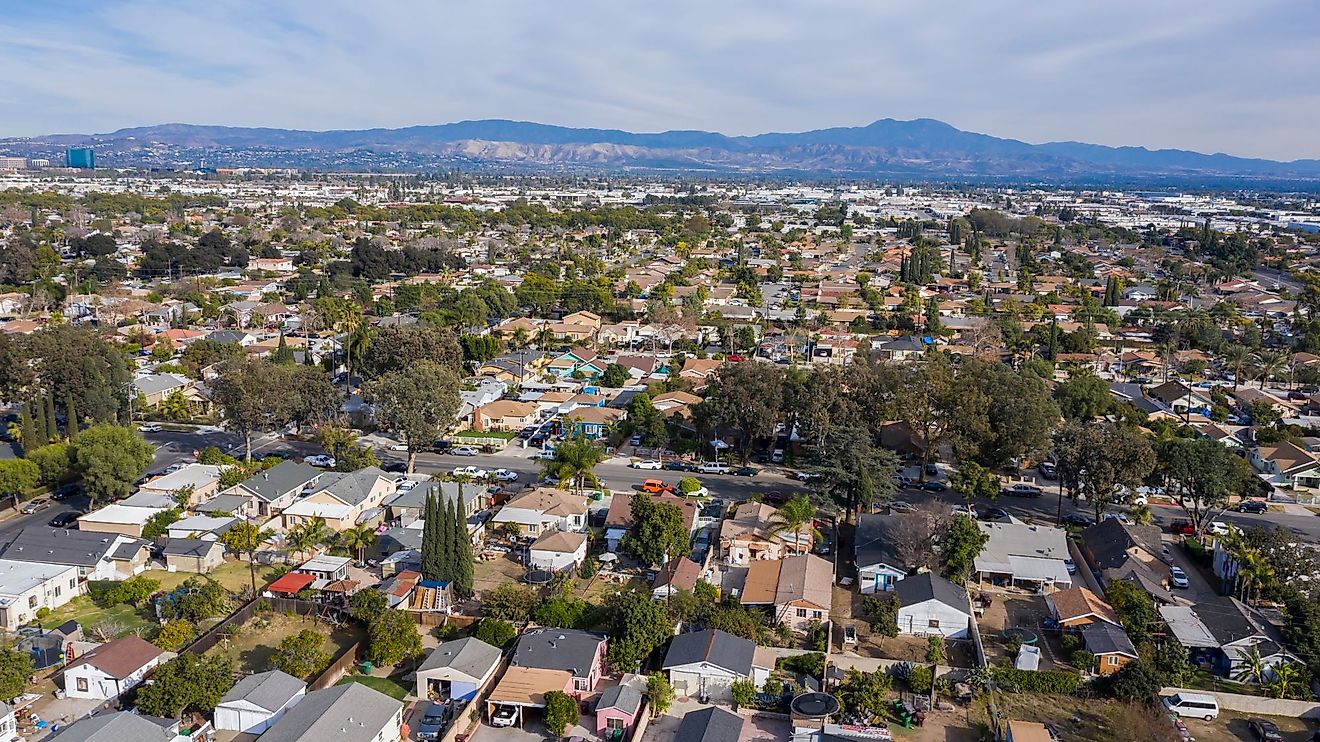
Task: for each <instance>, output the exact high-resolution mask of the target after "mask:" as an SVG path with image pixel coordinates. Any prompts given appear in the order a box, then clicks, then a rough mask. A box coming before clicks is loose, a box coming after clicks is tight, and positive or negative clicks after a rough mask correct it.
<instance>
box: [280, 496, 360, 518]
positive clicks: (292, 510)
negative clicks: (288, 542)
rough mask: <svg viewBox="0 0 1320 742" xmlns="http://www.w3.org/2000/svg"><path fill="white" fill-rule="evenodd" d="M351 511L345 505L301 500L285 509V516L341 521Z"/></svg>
mask: <svg viewBox="0 0 1320 742" xmlns="http://www.w3.org/2000/svg"><path fill="white" fill-rule="evenodd" d="M350 511H352V508H351V507H350V506H348V505H344V504H343V503H336V504H333V505H327V504H324V503H319V502H308V501H307V500H299V501H298V502H295V503H294V504H292V505H290V506H289V507H287V508H285V509H284V513H285V515H301V516H306V517H311V516H320V517H322V518H325V519H326V520H331V519H333V520H340V519H342V518H343V517H345V516H347V515H348V514H349V512H350Z"/></svg>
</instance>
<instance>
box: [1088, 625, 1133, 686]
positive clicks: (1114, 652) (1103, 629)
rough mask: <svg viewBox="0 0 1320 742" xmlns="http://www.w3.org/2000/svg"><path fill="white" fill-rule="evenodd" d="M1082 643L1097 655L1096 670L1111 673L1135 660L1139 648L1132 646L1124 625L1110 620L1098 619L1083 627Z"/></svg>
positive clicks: (1099, 672)
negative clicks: (1118, 624)
mask: <svg viewBox="0 0 1320 742" xmlns="http://www.w3.org/2000/svg"><path fill="white" fill-rule="evenodd" d="M1082 644H1083V645H1084V646H1085V647H1086V649H1087V651H1089V652H1090V653H1091V654H1093V655H1095V666H1096V672H1097V673H1098V674H1100V675H1110V674H1112V673H1116V672H1118V671H1119V670H1121V669H1123V666H1124V665H1126V664H1128V663H1129V662H1135V661H1136V660H1137V659H1138V657H1137V648H1136V647H1134V646H1132V640H1131V639H1129V638H1128V635H1127V632H1126V631H1124V630H1123V627H1121V626H1117V625H1115V624H1112V623H1109V622H1108V621H1096V622H1093V623H1089V624H1086V625H1085V626H1083V627H1082Z"/></svg>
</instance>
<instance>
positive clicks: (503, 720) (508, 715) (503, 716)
mask: <svg viewBox="0 0 1320 742" xmlns="http://www.w3.org/2000/svg"><path fill="white" fill-rule="evenodd" d="M517 716H518V712H517V710H516V709H514V707H513V706H498V707H496V708H495V713H493V714H491V717H490V725H491V726H493V727H495V728H497V729H498V728H500V727H511V726H513V721H514V719H516V718H517Z"/></svg>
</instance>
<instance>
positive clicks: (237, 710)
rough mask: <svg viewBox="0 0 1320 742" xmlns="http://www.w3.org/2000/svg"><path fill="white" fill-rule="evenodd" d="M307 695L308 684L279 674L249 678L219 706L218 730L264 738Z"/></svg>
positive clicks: (271, 671)
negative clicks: (263, 733)
mask: <svg viewBox="0 0 1320 742" xmlns="http://www.w3.org/2000/svg"><path fill="white" fill-rule="evenodd" d="M306 693H307V684H306V683H304V682H303V681H301V680H299V679H298V678H295V677H293V676H292V675H289V674H288V673H285V672H281V671H280V670H270V671H268V672H259V673H257V674H255V675H248V676H247V677H245V678H243V679H241V680H239V681H238V682H237V683H235V684H234V687H233V688H230V689H229V692H228V693H226V694H225V695H224V697H222V698H221V699H220V703H219V704H218V705H216V707H215V728H216V729H217V730H220V731H228V732H247V733H248V734H261V733H262V732H264V731H266V730H267V729H269V728H270V727H271V725H272V724H274V723H275V722H277V721H279V720H280V717H282V716H284V714H285V712H287V711H288V710H289V709H291V708H293V707H294V706H297V705H298V702H299V701H301V700H302V699H303V696H305V695H306Z"/></svg>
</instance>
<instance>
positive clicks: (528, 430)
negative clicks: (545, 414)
mask: <svg viewBox="0 0 1320 742" xmlns="http://www.w3.org/2000/svg"><path fill="white" fill-rule="evenodd" d="M537 429H538V428H537V426H535V425H528V426H527V427H525V428H523V429H522V430H519V431H518V437H519V438H522V439H523V440H526V439H528V438H531V437H532V436H534V435H536V431H537Z"/></svg>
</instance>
